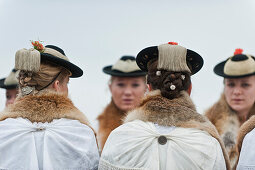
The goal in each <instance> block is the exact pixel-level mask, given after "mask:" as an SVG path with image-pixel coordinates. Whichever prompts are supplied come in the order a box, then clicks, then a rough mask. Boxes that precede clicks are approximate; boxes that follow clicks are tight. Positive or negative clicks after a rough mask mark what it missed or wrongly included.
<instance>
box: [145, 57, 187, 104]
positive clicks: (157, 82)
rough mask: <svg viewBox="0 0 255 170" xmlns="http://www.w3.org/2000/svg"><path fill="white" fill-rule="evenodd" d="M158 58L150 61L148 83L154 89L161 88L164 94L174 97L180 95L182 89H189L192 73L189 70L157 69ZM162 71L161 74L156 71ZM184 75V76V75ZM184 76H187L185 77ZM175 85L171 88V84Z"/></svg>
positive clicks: (170, 97)
mask: <svg viewBox="0 0 255 170" xmlns="http://www.w3.org/2000/svg"><path fill="white" fill-rule="evenodd" d="M157 65H158V60H157V59H154V60H151V61H150V62H148V64H147V66H148V77H147V83H148V84H151V86H152V88H153V89H154V90H156V89H159V90H160V91H161V94H162V96H164V97H166V98H168V99H173V98H176V97H178V96H179V95H180V91H182V90H188V88H189V87H190V84H191V81H190V73H188V72H174V71H167V70H162V69H161V70H158V69H157ZM157 71H160V72H161V73H160V75H156V72H157ZM183 75H184V76H183ZM183 77H185V78H184V79H183ZM171 85H174V86H175V89H173V90H171V89H170V86H171Z"/></svg>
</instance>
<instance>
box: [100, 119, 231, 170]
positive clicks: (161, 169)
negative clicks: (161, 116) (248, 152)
mask: <svg viewBox="0 0 255 170" xmlns="http://www.w3.org/2000/svg"><path fill="white" fill-rule="evenodd" d="M162 135H163V136H165V137H166V138H167V142H166V144H164V145H161V144H159V142H158V138H159V136H162ZM107 169H111V170H130V169H136V170H141V169H148V170H198V169H200V170H201V169H202V170H225V169H226V165H225V160H224V156H223V153H222V149H221V147H220V144H219V142H218V141H217V140H216V139H215V138H213V137H211V136H210V135H209V134H208V133H207V132H205V131H201V130H198V129H192V128H179V127H163V126H158V125H155V124H153V123H150V122H143V121H140V120H135V121H133V122H129V123H125V124H123V125H122V126H120V127H118V128H117V129H115V130H114V131H112V133H111V134H110V136H109V137H108V139H107V142H106V144H105V146H104V149H103V152H102V155H101V159H100V163H99V170H107Z"/></svg>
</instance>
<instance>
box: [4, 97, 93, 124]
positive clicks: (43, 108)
mask: <svg viewBox="0 0 255 170" xmlns="http://www.w3.org/2000/svg"><path fill="white" fill-rule="evenodd" d="M18 117H22V118H26V119H28V120H30V121H31V122H51V121H53V119H60V118H67V119H74V120H78V121H80V122H81V123H83V124H85V125H87V126H89V127H90V125H89V121H88V119H87V118H86V117H85V115H84V114H83V113H82V112H80V111H79V110H78V109H77V108H76V107H75V106H74V105H73V103H72V101H71V100H70V99H69V98H67V97H66V96H64V95H62V94H57V93H56V92H47V93H41V94H37V95H28V96H24V97H18V98H17V99H16V101H15V103H14V104H11V105H9V106H8V107H7V108H6V109H5V110H4V111H3V112H1V113H0V121H2V120H5V119H7V118H18ZM91 129H92V128H91Z"/></svg>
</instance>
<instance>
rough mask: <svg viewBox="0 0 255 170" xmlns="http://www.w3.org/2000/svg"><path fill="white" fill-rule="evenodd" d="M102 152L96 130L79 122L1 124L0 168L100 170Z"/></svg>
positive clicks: (0, 122)
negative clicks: (97, 142)
mask: <svg viewBox="0 0 255 170" xmlns="http://www.w3.org/2000/svg"><path fill="white" fill-rule="evenodd" d="M98 162H99V153H98V149H97V144H96V139H95V135H94V133H93V131H92V130H91V128H89V127H88V126H86V125H84V124H81V123H80V122H79V121H77V120H71V119H64V118H62V119H55V120H53V121H52V122H51V123H31V122H30V121H29V120H27V119H23V118H16V119H14V118H8V119H6V120H4V121H0V169H8V170H64V169H65V170H82V169H89V170H92V169H93V170H94V169H97V167H98Z"/></svg>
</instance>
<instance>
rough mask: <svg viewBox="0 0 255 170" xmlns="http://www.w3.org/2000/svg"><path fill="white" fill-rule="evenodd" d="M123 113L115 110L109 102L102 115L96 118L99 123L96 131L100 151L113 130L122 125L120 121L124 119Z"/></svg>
mask: <svg viewBox="0 0 255 170" xmlns="http://www.w3.org/2000/svg"><path fill="white" fill-rule="evenodd" d="M125 115H126V114H125V112H123V111H122V110H120V109H119V108H117V106H116V105H115V104H114V102H113V101H111V102H110V103H109V104H108V105H107V106H106V108H105V109H104V111H103V113H101V114H100V115H99V116H98V118H97V119H98V121H99V130H98V141H99V146H100V149H101V150H102V149H103V147H104V144H105V142H106V140H107V138H108V136H109V134H110V133H111V131H113V130H114V129H115V128H117V127H119V126H120V125H121V124H122V119H123V118H124V117H125Z"/></svg>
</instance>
